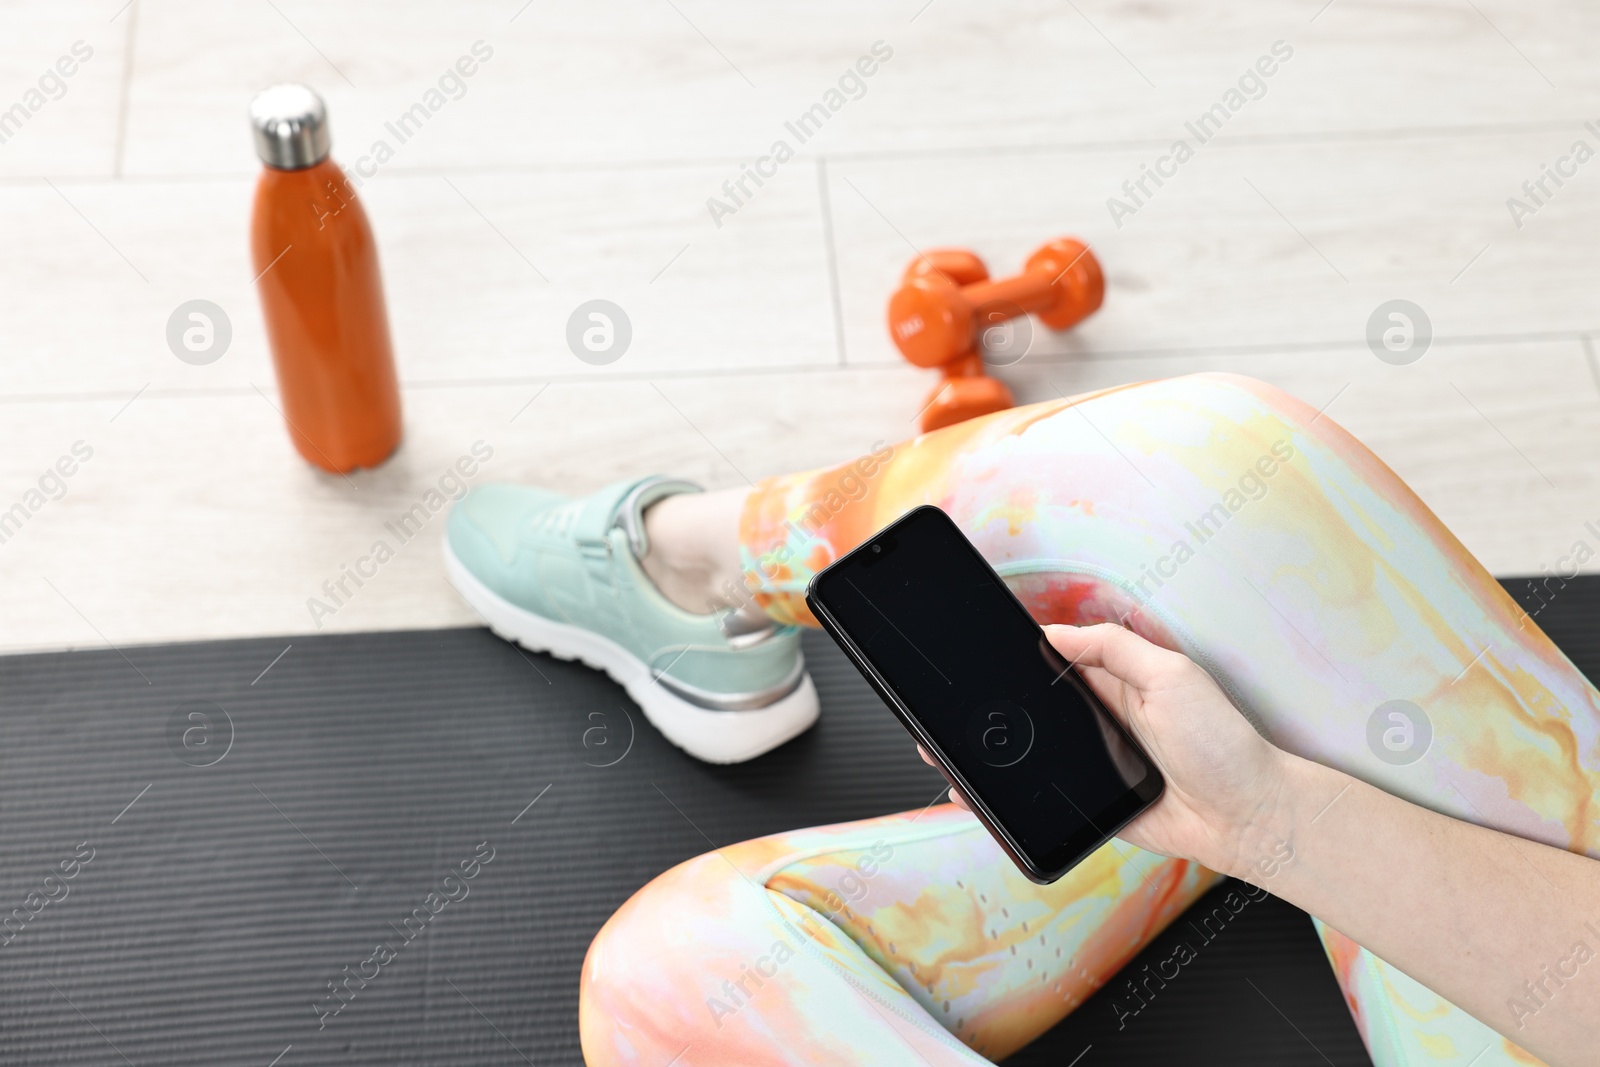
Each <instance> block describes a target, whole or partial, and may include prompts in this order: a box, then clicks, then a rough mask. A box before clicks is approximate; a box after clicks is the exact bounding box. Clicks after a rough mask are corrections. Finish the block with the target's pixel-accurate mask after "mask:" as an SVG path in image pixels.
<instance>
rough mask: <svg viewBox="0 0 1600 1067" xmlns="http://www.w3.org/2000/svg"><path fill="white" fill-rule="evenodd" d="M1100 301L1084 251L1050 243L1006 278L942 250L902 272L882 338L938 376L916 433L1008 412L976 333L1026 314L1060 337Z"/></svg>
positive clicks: (1100, 279) (1092, 264)
mask: <svg viewBox="0 0 1600 1067" xmlns="http://www.w3.org/2000/svg"><path fill="white" fill-rule="evenodd" d="M1104 298H1105V278H1104V276H1103V275H1102V274H1101V272H1100V264H1099V262H1098V261H1097V260H1096V259H1095V258H1094V254H1093V253H1092V252H1090V251H1089V248H1088V246H1087V245H1085V244H1083V243H1082V242H1080V241H1075V240H1072V239H1071V238H1062V239H1060V240H1056V241H1051V242H1050V243H1049V244H1047V245H1045V246H1044V247H1043V248H1041V249H1039V250H1038V251H1037V252H1035V253H1034V254H1033V255H1031V256H1029V257H1028V262H1027V263H1026V264H1025V265H1024V266H1023V269H1022V273H1021V274H1018V275H1015V276H1013V277H1010V278H999V279H991V278H990V277H989V272H988V270H987V269H985V267H984V265H983V261H982V260H980V259H978V257H977V256H975V255H973V254H972V253H971V252H967V251H965V250H962V249H954V248H945V249H936V250H933V251H931V252H928V253H926V254H924V255H922V256H919V257H917V259H915V260H913V261H912V262H911V264H910V265H909V266H907V267H906V270H905V274H904V276H903V277H902V279H901V286H900V289H899V290H898V291H896V292H895V294H894V296H892V297H891V298H890V299H889V335H890V337H892V338H893V339H894V343H895V346H896V347H897V348H899V349H900V352H901V354H902V355H904V356H905V357H906V359H907V360H909V361H910V362H911V363H913V364H915V365H916V366H919V367H940V368H942V370H943V375H942V380H941V382H940V385H939V387H938V389H937V390H936V391H935V392H934V394H933V396H932V397H931V398H930V400H929V403H928V406H927V407H926V408H925V409H924V410H923V414H922V429H923V431H924V432H927V431H929V430H934V429H938V428H939V427H940V426H948V425H950V424H951V423H955V422H961V421H962V420H964V419H970V418H973V417H975V416H978V415H984V414H988V413H989V412H991V411H1000V410H1003V409H1005V408H1008V407H1010V406H1011V405H1012V399H1011V392H1010V390H1008V389H1007V388H1006V387H1005V385H1004V383H1002V382H999V381H997V380H995V379H993V378H990V377H989V376H988V375H987V374H986V373H985V372H984V363H983V357H982V354H981V352H980V350H979V345H978V337H977V334H978V331H980V330H986V329H989V328H992V327H993V326H995V325H996V324H998V323H1001V322H1005V321H1007V320H1008V319H1013V318H1017V317H1019V316H1021V315H1025V314H1027V313H1028V312H1034V313H1035V314H1037V315H1038V316H1039V319H1040V321H1042V322H1043V323H1044V324H1045V325H1046V326H1049V327H1050V328H1051V329H1055V330H1065V329H1067V328H1068V327H1070V326H1073V325H1076V324H1077V323H1079V322H1082V321H1083V320H1084V319H1085V318H1087V317H1088V316H1089V315H1091V314H1092V313H1093V312H1094V311H1095V309H1097V308H1098V307H1099V306H1100V303H1101V301H1102V300H1103V299H1104Z"/></svg>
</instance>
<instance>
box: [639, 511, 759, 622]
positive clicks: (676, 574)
mask: <svg viewBox="0 0 1600 1067" xmlns="http://www.w3.org/2000/svg"><path fill="white" fill-rule="evenodd" d="M743 502H744V494H743V493H741V492H726V491H725V492H717V493H683V494H679V495H677V496H669V497H667V498H666V499H665V500H661V501H658V502H656V503H655V504H652V505H651V506H650V507H649V508H647V509H645V513H644V532H645V539H646V542H647V548H646V551H645V554H644V557H643V558H642V559H640V560H639V564H640V566H641V567H642V568H643V569H644V572H645V575H646V576H647V577H648V578H649V579H650V580H651V581H652V582H653V583H655V586H656V589H657V590H659V591H660V593H661V595H662V596H664V597H666V598H667V599H668V600H670V601H671V602H672V603H673V604H676V605H677V606H678V607H680V608H682V609H683V610H685V611H689V612H693V613H695V614H709V613H712V612H716V611H722V610H728V609H733V610H739V609H742V608H744V607H745V606H746V604H748V602H749V594H748V593H747V592H746V591H745V584H744V575H743V571H742V570H741V568H740V565H739V512H740V510H741V509H742V507H743Z"/></svg>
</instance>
